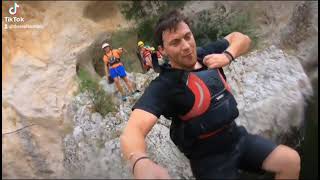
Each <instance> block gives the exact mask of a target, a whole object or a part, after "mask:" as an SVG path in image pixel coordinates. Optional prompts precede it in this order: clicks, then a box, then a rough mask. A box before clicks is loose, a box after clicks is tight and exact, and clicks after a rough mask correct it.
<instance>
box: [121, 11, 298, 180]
mask: <svg viewBox="0 0 320 180" xmlns="http://www.w3.org/2000/svg"><path fill="white" fill-rule="evenodd" d="M155 38H156V42H157V43H158V45H160V47H161V48H160V51H161V53H162V54H164V55H166V56H167V57H168V58H169V60H170V63H171V67H163V68H162V69H161V72H160V74H159V76H158V77H157V78H156V79H155V80H153V81H152V82H151V83H150V85H149V87H148V88H147V89H146V90H145V92H144V94H143V95H142V97H141V98H140V99H139V100H138V102H137V103H136V104H135V105H134V106H133V108H132V109H133V112H132V114H131V116H130V118H129V121H128V124H127V126H126V128H125V129H124V131H123V134H122V135H121V138H120V140H121V150H122V152H123V154H124V157H125V158H126V159H127V160H128V161H129V163H130V164H131V167H132V172H133V175H134V177H135V178H147V179H153V178H156V179H159V178H170V176H169V174H168V171H167V170H166V169H165V168H163V167H162V166H161V165H159V164H157V163H155V162H154V161H152V159H150V158H149V157H148V155H147V152H146V144H145V140H144V139H145V137H146V135H147V134H148V133H149V131H150V130H151V129H152V127H153V126H154V125H155V123H156V122H157V119H158V118H159V116H160V115H163V116H165V117H166V118H167V119H170V120H171V121H172V123H171V127H170V137H171V139H172V140H173V142H174V143H175V144H176V145H177V147H178V148H179V150H180V151H181V152H183V153H184V154H185V155H186V157H187V158H188V159H189V160H190V165H191V168H192V172H193V174H194V176H195V177H196V178H197V179H200V178H218V179H221V178H237V177H238V170H239V169H241V170H247V171H254V172H259V171H269V172H274V173H275V178H279V179H297V178H298V177H299V171H300V156H299V154H298V153H297V152H296V151H295V150H293V149H291V148H289V147H287V146H284V145H276V144H274V143H273V142H271V141H269V140H267V139H265V138H263V137H261V136H257V135H253V134H250V133H248V132H247V131H246V129H245V128H244V127H243V126H239V125H237V124H236V123H235V121H234V120H235V119H236V117H237V116H238V115H239V112H238V109H237V103H236V101H235V99H234V97H233V95H232V92H231V90H230V87H229V85H228V84H227V82H226V81H225V76H224V74H223V70H222V68H221V67H223V66H226V65H228V64H230V63H232V61H233V60H234V58H237V57H238V56H240V55H242V54H244V53H246V52H247V51H248V50H249V47H250V43H251V40H250V38H249V37H248V36H246V35H243V34H242V33H239V32H234V33H231V34H229V35H227V36H226V37H225V38H223V39H220V40H217V41H216V42H213V43H211V44H209V45H207V46H205V47H201V48H196V43H195V40H194V37H193V34H192V32H191V30H190V28H189V25H188V21H187V19H186V18H185V17H184V16H183V15H182V14H180V13H179V12H178V11H172V12H170V13H168V14H167V15H164V16H162V17H161V18H160V19H159V21H158V23H157V26H156V29H155ZM253 120H254V119H253Z"/></svg>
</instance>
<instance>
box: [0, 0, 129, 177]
mask: <svg viewBox="0 0 320 180" xmlns="http://www.w3.org/2000/svg"><path fill="white" fill-rule="evenodd" d="M3 4H4V5H3V6H2V10H3V12H4V14H3V17H4V16H6V17H11V15H10V14H9V13H8V9H9V8H10V7H11V6H12V5H13V2H9V1H7V2H4V3H3ZM18 4H19V9H18V14H17V15H16V16H17V17H20V16H21V17H23V18H24V21H25V22H24V23H21V24H28V25H34V24H39V25H42V26H43V29H2V31H3V34H2V41H3V46H2V52H3V54H2V65H3V66H2V75H3V76H2V77H3V78H2V85H3V86H2V87H3V88H2V112H4V113H6V112H7V114H6V115H3V116H2V124H3V128H2V132H3V133H6V132H11V131H14V130H16V129H19V128H21V127H24V126H27V125H30V124H33V123H35V124H37V125H35V126H32V127H30V128H26V129H24V130H23V133H27V134H23V133H22V132H18V133H16V134H9V135H5V136H3V145H4V149H3V151H2V153H3V154H4V155H5V156H3V158H2V165H3V167H4V171H6V172H5V174H4V177H9V178H12V177H13V178H14V177H16V178H36V177H38V178H49V177H63V168H62V160H63V159H62V158H63V154H62V144H61V143H62V137H63V136H64V135H65V134H66V133H67V132H68V128H69V127H71V125H70V123H71V120H70V118H69V115H68V112H67V108H66V107H67V106H68V104H69V103H70V102H71V100H72V98H73V93H74V91H75V90H76V89H77V84H76V81H75V76H76V62H77V60H78V56H79V54H81V53H82V52H84V51H85V50H86V48H88V47H89V46H90V45H91V44H92V43H93V42H94V40H95V38H96V37H97V36H98V35H101V34H104V35H106V34H108V32H112V31H113V30H116V29H117V28H119V27H120V26H118V23H117V22H122V21H123V17H122V15H121V14H120V12H118V11H117V9H115V8H117V6H116V4H115V3H114V2H102V3H100V6H99V8H105V9H109V12H112V11H114V12H115V13H113V19H110V16H109V15H108V14H105V13H100V14H99V13H98V15H96V13H97V12H95V9H94V8H93V9H92V7H94V6H95V5H96V4H95V3H94V2H84V1H82V2H76V3H75V2H18ZM92 16H93V17H97V16H99V19H97V20H96V19H95V18H93V19H92ZM2 22H3V24H4V23H6V24H8V25H13V24H18V23H8V22H4V18H3V20H2ZM126 25H127V23H126V24H124V25H123V26H126ZM17 144H18V145H17ZM27 144H34V146H27ZM24 145H26V146H24ZM19 146H22V148H19ZM23 147H24V148H26V149H24V148H23ZM12 149H14V150H15V155H13V156H11V155H8V154H11V152H12ZM32 152H34V153H36V154H34V153H32ZM34 157H36V158H34ZM17 159H19V161H17ZM37 159H40V161H39V160H37ZM37 162H44V163H37ZM45 164H49V166H51V167H49V166H47V165H45ZM42 166H43V167H42ZM19 167H21V168H19ZM22 167H23V168H22ZM39 169H48V170H46V172H49V171H52V173H46V172H44V171H38V170H39ZM20 171H21V172H20ZM43 172H44V173H43Z"/></svg>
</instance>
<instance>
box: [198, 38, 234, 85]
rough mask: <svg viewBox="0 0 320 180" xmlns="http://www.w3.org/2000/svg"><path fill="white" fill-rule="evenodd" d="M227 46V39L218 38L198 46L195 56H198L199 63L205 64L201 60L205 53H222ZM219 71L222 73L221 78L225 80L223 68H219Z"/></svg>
mask: <svg viewBox="0 0 320 180" xmlns="http://www.w3.org/2000/svg"><path fill="white" fill-rule="evenodd" d="M228 47H229V41H227V40H226V39H218V40H217V41H214V42H212V43H209V44H208V45H206V46H203V47H198V48H197V56H198V61H199V63H200V64H202V65H203V66H205V65H204V64H203V62H202V60H203V58H204V57H205V56H206V55H209V54H213V53H217V54H218V53H222V52H223V51H225V50H226V49H227V48H228ZM219 71H220V73H221V74H222V76H223V78H224V79H225V80H226V75H225V74H224V72H223V69H222V68H219Z"/></svg>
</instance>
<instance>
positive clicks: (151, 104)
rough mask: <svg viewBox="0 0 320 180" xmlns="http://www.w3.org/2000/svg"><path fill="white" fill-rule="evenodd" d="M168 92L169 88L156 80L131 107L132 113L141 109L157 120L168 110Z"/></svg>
mask: <svg viewBox="0 0 320 180" xmlns="http://www.w3.org/2000/svg"><path fill="white" fill-rule="evenodd" d="M168 91H169V88H168V87H166V85H165V84H164V83H161V82H160V81H158V80H154V81H152V82H151V83H150V85H149V86H148V87H147V88H146V90H145V91H144V93H143V95H142V96H141V97H140V99H139V100H138V101H137V102H136V104H135V105H134V106H133V107H132V111H133V110H134V109H141V110H144V111H147V112H149V113H151V114H153V115H155V116H156V117H158V118H159V117H160V116H161V115H162V114H163V113H164V112H166V111H167V109H168V108H169V103H168Z"/></svg>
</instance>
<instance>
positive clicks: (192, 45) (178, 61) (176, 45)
mask: <svg viewBox="0 0 320 180" xmlns="http://www.w3.org/2000/svg"><path fill="white" fill-rule="evenodd" d="M162 39H163V48H160V52H161V53H162V54H164V55H166V56H168V58H169V59H170V61H171V66H172V67H174V68H179V69H187V70H192V69H194V66H195V64H196V63H197V54H196V42H195V40H194V37H193V34H192V32H191V30H190V28H189V26H188V25H187V24H186V23H184V22H180V23H179V24H178V25H177V29H176V31H173V30H171V31H170V30H169V29H168V30H165V31H164V32H163V33H162Z"/></svg>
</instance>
